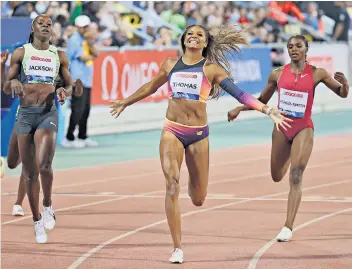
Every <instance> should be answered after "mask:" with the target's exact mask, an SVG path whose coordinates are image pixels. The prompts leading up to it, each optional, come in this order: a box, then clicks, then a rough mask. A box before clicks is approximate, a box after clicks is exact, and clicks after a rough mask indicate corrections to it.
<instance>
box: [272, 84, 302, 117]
mask: <svg viewBox="0 0 352 269" xmlns="http://www.w3.org/2000/svg"><path fill="white" fill-rule="evenodd" d="M279 98H280V99H279V100H280V101H279V109H280V110H282V111H285V112H287V116H291V117H295V118H304V115H305V112H306V108H307V102H308V93H307V92H299V91H292V90H287V89H280V96H279Z"/></svg>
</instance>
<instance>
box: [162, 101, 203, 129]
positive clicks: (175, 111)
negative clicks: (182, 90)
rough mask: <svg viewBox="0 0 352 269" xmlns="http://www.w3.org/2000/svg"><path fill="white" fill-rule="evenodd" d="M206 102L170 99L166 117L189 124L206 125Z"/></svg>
mask: <svg viewBox="0 0 352 269" xmlns="http://www.w3.org/2000/svg"><path fill="white" fill-rule="evenodd" d="M206 107H207V106H206V103H204V102H199V101H195V100H186V99H174V98H170V99H169V105H168V109H167V112H166V118H167V119H168V120H170V121H174V122H177V123H180V124H183V125H188V126H204V125H206V124H207V123H208V119H207V113H206V110H207V109H206Z"/></svg>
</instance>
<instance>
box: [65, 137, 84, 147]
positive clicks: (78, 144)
mask: <svg viewBox="0 0 352 269" xmlns="http://www.w3.org/2000/svg"><path fill="white" fill-rule="evenodd" d="M61 146H62V147H64V148H75V149H83V148H84V147H85V144H84V142H82V141H80V139H78V140H77V139H75V140H73V141H71V140H68V139H67V138H64V140H63V141H62V142H61Z"/></svg>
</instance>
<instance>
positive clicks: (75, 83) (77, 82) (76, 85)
mask: <svg viewBox="0 0 352 269" xmlns="http://www.w3.org/2000/svg"><path fill="white" fill-rule="evenodd" d="M73 87H74V89H75V90H74V93H75V95H76V96H81V95H82V93H83V84H82V81H81V80H80V79H79V78H78V79H76V80H74V81H73Z"/></svg>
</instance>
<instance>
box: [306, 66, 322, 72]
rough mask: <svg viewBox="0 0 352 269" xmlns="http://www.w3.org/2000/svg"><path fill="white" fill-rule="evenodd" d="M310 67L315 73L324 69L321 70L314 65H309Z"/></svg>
mask: <svg viewBox="0 0 352 269" xmlns="http://www.w3.org/2000/svg"><path fill="white" fill-rule="evenodd" d="M309 66H310V69H311V70H312V71H313V72H315V71H316V70H318V69H324V68H319V67H316V66H314V65H311V64H310V65H309Z"/></svg>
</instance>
